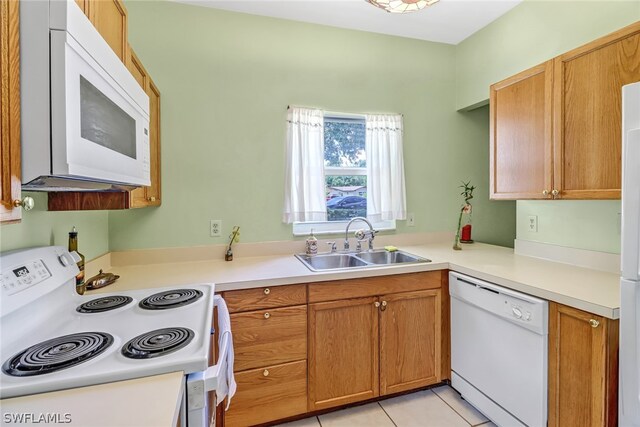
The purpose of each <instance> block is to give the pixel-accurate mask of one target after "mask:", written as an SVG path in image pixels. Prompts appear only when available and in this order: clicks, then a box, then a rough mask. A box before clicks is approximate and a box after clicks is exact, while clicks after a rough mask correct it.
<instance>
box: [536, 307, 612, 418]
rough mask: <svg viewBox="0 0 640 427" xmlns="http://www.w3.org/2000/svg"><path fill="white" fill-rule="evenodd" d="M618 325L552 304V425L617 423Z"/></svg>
mask: <svg viewBox="0 0 640 427" xmlns="http://www.w3.org/2000/svg"><path fill="white" fill-rule="evenodd" d="M618 325H619V322H618V321H617V320H610V319H606V318H604V317H601V316H596V315H594V314H591V313H587V312H585V311H582V310H578V309H575V308H571V307H567V306H564V305H561V304H556V303H549V421H548V425H549V427H572V426H576V427H578V426H579V427H586V426H593V427H595V426H616V425H617V417H618Z"/></svg>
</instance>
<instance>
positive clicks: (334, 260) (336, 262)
mask: <svg viewBox="0 0 640 427" xmlns="http://www.w3.org/2000/svg"><path fill="white" fill-rule="evenodd" d="M296 258H298V259H299V260H300V261H302V263H303V264H304V265H306V266H307V268H308V269H309V270H311V271H328V270H351V269H354V268H366V267H380V266H384V265H406V264H418V263H426V262H431V260H430V259H426V258H422V257H419V256H416V255H412V254H410V253H407V252H403V251H393V252H389V251H387V250H385V249H378V250H373V251H365V252H350V253H344V252H342V253H340V252H335V253H327V254H319V255H306V254H296Z"/></svg>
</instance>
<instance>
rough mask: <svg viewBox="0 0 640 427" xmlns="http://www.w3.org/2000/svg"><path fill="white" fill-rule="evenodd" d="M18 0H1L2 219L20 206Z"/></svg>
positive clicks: (14, 215)
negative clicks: (18, 204)
mask: <svg viewBox="0 0 640 427" xmlns="http://www.w3.org/2000/svg"><path fill="white" fill-rule="evenodd" d="M19 8H20V3H19V1H18V0H9V1H4V0H3V1H2V2H1V3H0V114H1V117H2V120H1V121H0V166H1V167H0V222H15V221H19V220H20V218H21V214H22V212H21V209H20V208H19V207H15V206H14V201H15V200H19V199H20V197H21V192H20V186H21V174H20V50H19V49H20V43H19V39H18V38H19V33H20V32H19V26H20V23H19V20H20V17H19V15H20V13H19Z"/></svg>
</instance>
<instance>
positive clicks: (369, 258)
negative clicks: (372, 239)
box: [356, 250, 430, 265]
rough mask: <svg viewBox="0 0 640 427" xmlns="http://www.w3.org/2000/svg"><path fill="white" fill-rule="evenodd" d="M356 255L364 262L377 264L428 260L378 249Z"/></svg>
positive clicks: (400, 252)
mask: <svg viewBox="0 0 640 427" xmlns="http://www.w3.org/2000/svg"><path fill="white" fill-rule="evenodd" d="M356 256H357V257H358V258H360V259H361V260H363V261H365V262H368V263H370V264H377V265H387V264H406V263H411V262H430V260H428V259H426V258H421V257H419V256H416V255H411V254H409V253H407V252H402V251H395V252H389V251H386V250H379V251H373V252H361V253H358V254H356Z"/></svg>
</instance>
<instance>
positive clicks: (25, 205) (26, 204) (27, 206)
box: [13, 196, 36, 211]
mask: <svg viewBox="0 0 640 427" xmlns="http://www.w3.org/2000/svg"><path fill="white" fill-rule="evenodd" d="M35 205H36V202H35V201H34V200H33V197H29V196H26V197H25V198H24V199H22V200H20V199H16V200H14V201H13V206H15V207H16V208H17V207H22V209H24V210H25V211H30V210H31V209H33V207H34V206H35Z"/></svg>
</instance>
